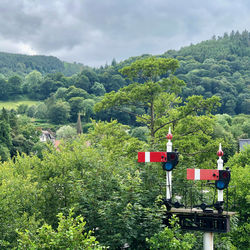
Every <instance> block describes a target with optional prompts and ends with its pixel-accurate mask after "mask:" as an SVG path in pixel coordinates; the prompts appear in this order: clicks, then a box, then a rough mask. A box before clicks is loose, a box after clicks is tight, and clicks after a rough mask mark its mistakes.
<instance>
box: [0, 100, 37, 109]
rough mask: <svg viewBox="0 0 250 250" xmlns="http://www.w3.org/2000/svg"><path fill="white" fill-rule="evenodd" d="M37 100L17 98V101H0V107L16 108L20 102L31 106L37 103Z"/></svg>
mask: <svg viewBox="0 0 250 250" xmlns="http://www.w3.org/2000/svg"><path fill="white" fill-rule="evenodd" d="M38 103H39V101H31V100H19V101H0V109H2V108H5V109H9V110H10V109H17V107H18V106H19V105H21V104H24V105H28V106H32V105H36V104H38Z"/></svg>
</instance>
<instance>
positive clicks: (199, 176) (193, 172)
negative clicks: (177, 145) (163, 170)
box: [187, 168, 219, 181]
mask: <svg viewBox="0 0 250 250" xmlns="http://www.w3.org/2000/svg"><path fill="white" fill-rule="evenodd" d="M187 179H188V180H211V181H213V180H215V181H216V180H219V170H218V169H194V168H188V169H187Z"/></svg>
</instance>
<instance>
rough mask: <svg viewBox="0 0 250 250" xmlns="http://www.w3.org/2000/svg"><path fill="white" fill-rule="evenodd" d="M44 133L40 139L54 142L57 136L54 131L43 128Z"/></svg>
mask: <svg viewBox="0 0 250 250" xmlns="http://www.w3.org/2000/svg"><path fill="white" fill-rule="evenodd" d="M41 132H42V134H41V136H40V141H41V142H52V143H54V142H55V140H56V138H55V136H54V135H53V133H52V132H51V131H49V130H42V131H41Z"/></svg>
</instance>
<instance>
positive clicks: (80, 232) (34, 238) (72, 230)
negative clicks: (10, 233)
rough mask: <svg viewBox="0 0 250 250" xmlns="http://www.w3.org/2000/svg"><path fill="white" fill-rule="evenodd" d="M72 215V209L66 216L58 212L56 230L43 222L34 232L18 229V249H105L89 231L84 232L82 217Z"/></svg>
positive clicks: (84, 223)
mask: <svg viewBox="0 0 250 250" xmlns="http://www.w3.org/2000/svg"><path fill="white" fill-rule="evenodd" d="M73 215H74V213H73V211H72V210H70V211H69V215H68V217H65V216H64V215H63V214H62V213H59V214H58V215H57V217H58V219H59V222H58V227H57V230H54V229H53V228H52V227H51V226H50V225H48V224H43V225H42V226H41V227H40V228H38V229H37V230H36V231H35V232H32V231H29V230H25V231H24V232H20V231H19V239H18V249H25V250H26V249H89V250H90V249H105V248H104V247H102V246H101V245H100V244H99V242H98V241H96V238H95V237H94V236H92V235H91V234H92V232H91V231H88V232H85V231H86V228H85V225H86V222H85V221H84V219H83V217H82V216H77V217H76V218H74V217H73Z"/></svg>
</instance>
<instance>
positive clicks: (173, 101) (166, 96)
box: [95, 57, 219, 143]
mask: <svg viewBox="0 0 250 250" xmlns="http://www.w3.org/2000/svg"><path fill="white" fill-rule="evenodd" d="M178 66H179V64H178V61H177V60H175V59H165V58H156V57H149V58H146V59H142V60H137V61H135V62H134V63H132V64H131V65H130V66H126V67H124V68H123V69H121V70H120V71H121V73H122V74H124V75H126V76H128V78H129V79H131V80H137V81H142V82H143V83H142V84H141V83H138V82H134V83H132V84H130V85H129V86H126V87H124V88H121V89H120V90H119V91H118V92H114V91H112V92H110V93H107V94H106V95H105V96H104V98H103V99H102V101H101V102H99V103H97V104H96V105H95V110H96V111H100V110H105V109H109V108H113V109H120V110H122V111H124V112H126V111H127V110H126V109H122V108H123V107H128V106H129V107H141V108H144V109H145V111H146V113H145V114H142V115H140V114H136V113H134V112H130V113H132V114H134V115H135V116H136V117H137V121H139V122H140V123H143V124H145V125H146V126H147V127H148V128H149V130H150V135H151V140H152V143H153V142H154V141H155V136H156V134H157V133H158V132H159V131H160V130H162V129H163V128H164V127H166V126H167V125H168V126H170V125H171V124H172V125H173V126H174V125H175V124H176V123H177V122H178V121H179V120H182V119H183V118H185V117H187V116H188V115H193V116H194V115H197V114H198V113H201V112H208V113H209V112H210V111H211V110H212V108H213V107H215V106H216V105H218V99H219V98H217V97H212V98H210V99H207V100H204V99H203V98H202V97H201V96H193V97H189V98H188V102H187V103H186V105H185V106H183V107H179V108H178V105H179V104H180V103H181V99H180V98H179V97H178V96H177V94H178V93H180V91H181V87H182V86H184V85H185V84H184V82H183V81H181V80H179V79H178V78H176V77H175V76H173V75H172V74H173V73H174V72H175V70H176V69H177V68H178ZM168 74H169V76H168V77H164V76H166V75H168ZM160 77H164V78H160Z"/></svg>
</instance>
